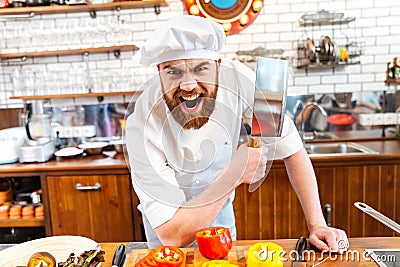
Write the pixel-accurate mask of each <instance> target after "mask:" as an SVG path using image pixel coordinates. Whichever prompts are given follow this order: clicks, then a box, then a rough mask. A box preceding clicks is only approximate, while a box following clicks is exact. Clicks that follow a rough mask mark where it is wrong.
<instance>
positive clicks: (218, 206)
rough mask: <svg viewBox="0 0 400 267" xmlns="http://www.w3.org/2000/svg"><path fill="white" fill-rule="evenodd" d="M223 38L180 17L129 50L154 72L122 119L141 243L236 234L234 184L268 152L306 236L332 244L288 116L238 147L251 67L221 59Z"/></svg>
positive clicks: (250, 176)
mask: <svg viewBox="0 0 400 267" xmlns="http://www.w3.org/2000/svg"><path fill="white" fill-rule="evenodd" d="M225 38H226V37H225V33H224V31H223V29H222V27H221V25H219V24H217V23H215V22H213V21H211V20H208V19H205V18H200V17H195V16H189V15H183V16H179V17H176V18H173V19H172V20H170V21H168V22H167V23H166V24H165V25H163V26H162V27H160V28H159V29H157V30H156V31H155V32H154V33H153V34H152V35H151V36H150V38H149V39H148V40H147V41H146V42H145V44H144V45H143V47H142V48H141V49H140V50H139V51H138V52H137V53H136V55H135V60H136V61H137V62H138V63H140V64H143V65H145V66H149V65H152V64H154V65H156V67H157V69H158V73H159V75H158V76H157V77H153V78H152V79H150V80H149V81H147V82H146V83H145V84H144V85H143V92H142V94H141V95H140V97H139V98H138V99H137V101H136V103H135V110H134V113H133V114H132V115H130V116H129V117H128V119H127V123H126V142H127V150H128V155H129V165H130V170H131V174H132V183H133V187H134V190H135V192H136V194H137V195H138V197H139V200H140V204H139V206H138V208H139V210H140V211H141V213H142V215H143V224H144V228H145V232H146V239H147V244H148V246H149V247H150V248H154V247H157V246H160V245H173V246H177V247H185V246H192V245H195V234H196V232H198V231H200V230H202V229H205V228H208V227H211V226H224V227H227V228H229V229H230V233H231V236H232V238H233V239H236V228H235V216H234V211H233V206H232V201H233V199H234V196H235V189H236V188H237V187H238V186H239V185H241V184H244V183H245V184H250V183H252V182H254V181H259V180H260V179H262V178H263V177H264V176H265V174H266V164H267V159H268V160H273V159H284V162H285V165H286V168H287V170H288V174H289V177H290V180H291V182H292V185H293V186H294V187H295V191H296V193H297V195H298V198H299V200H300V203H301V204H302V207H303V210H304V213H305V215H306V220H307V224H308V227H309V230H310V240H311V242H312V243H313V244H314V245H315V246H316V247H317V248H319V249H328V248H332V249H337V240H347V237H346V234H345V233H344V232H343V231H342V230H339V229H335V228H329V227H327V226H326V223H325V221H324V217H323V215H322V211H321V207H320V202H319V196H318V190H317V185H316V179H315V174H314V171H313V168H312V165H311V162H310V160H309V158H308V156H307V153H306V152H305V150H304V149H303V144H302V142H301V139H300V136H299V134H298V132H297V130H296V128H295V126H294V124H293V122H292V121H291V120H290V119H286V120H285V122H284V125H283V130H282V137H280V138H276V139H273V140H272V143H274V146H269V147H268V148H267V147H265V146H264V147H263V148H252V147H249V146H248V145H247V144H242V145H239V138H240V137H241V133H243V132H245V131H244V130H243V129H244V125H243V121H246V122H247V123H248V124H250V125H251V118H252V113H253V112H252V106H253V101H254V93H255V84H254V83H255V73H254V72H253V71H252V70H251V69H250V68H248V67H246V66H245V65H244V64H241V63H240V62H237V61H231V60H226V59H225V60H221V59H220V57H219V54H218V52H220V51H221V50H222V48H223V45H224V42H225ZM304 185H306V186H304Z"/></svg>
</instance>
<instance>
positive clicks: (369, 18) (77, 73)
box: [0, 0, 400, 108]
mask: <svg viewBox="0 0 400 267" xmlns="http://www.w3.org/2000/svg"><path fill="white" fill-rule="evenodd" d="M167 3H168V6H167V7H162V8H161V14H159V15H156V14H155V12H154V9H153V8H144V9H143V8H141V9H133V10H121V11H120V12H119V13H118V12H116V11H100V12H98V13H97V18H95V19H92V18H90V16H89V14H88V13H87V12H84V13H68V14H54V15H40V16H35V17H34V18H32V19H28V20H3V18H2V17H0V53H2V54H4V53H11V52H23V51H46V50H53V49H73V48H86V47H101V46H110V45H123V44H134V45H136V46H138V47H140V46H141V45H142V44H143V42H144V41H145V40H146V38H147V36H148V34H149V33H150V32H151V31H152V30H154V29H155V28H157V26H159V25H160V24H162V23H163V22H164V21H166V20H168V19H169V18H171V17H174V16H176V15H180V14H184V13H186V11H185V9H184V5H183V1H180V0H167ZM322 9H325V10H327V11H331V12H342V13H344V15H345V17H355V21H354V22H351V23H350V24H349V25H345V26H341V27H343V28H340V29H339V31H343V32H346V33H347V32H351V33H353V32H354V35H355V37H356V41H357V42H360V43H364V44H365V46H364V54H363V55H362V56H361V57H360V61H361V64H359V65H350V66H346V67H340V68H335V69H334V70H332V69H324V70H318V71H316V70H313V71H310V70H309V71H308V72H307V71H305V70H303V69H301V70H299V69H297V68H296V67H295V66H296V56H297V46H298V43H299V40H300V39H301V38H304V37H305V36H306V35H308V34H309V32H308V29H307V31H305V28H304V27H301V26H300V25H299V18H300V17H301V16H302V15H303V14H305V13H315V12H317V11H319V10H322ZM347 27H349V28H347ZM323 31H324V29H323V28H322V30H321V29H319V30H318V31H316V32H314V34H320V33H323ZM324 34H325V35H329V34H331V32H330V28H329V27H328V28H327V32H326V33H324ZM317 38H319V36H317ZM160 41H162V40H160ZM258 46H261V47H265V48H267V49H284V54H283V55H284V56H285V57H288V58H289V59H290V60H291V61H292V72H291V75H290V81H289V95H303V94H318V93H334V92H361V91H364V92H365V91H383V90H386V89H388V88H387V87H386V86H385V84H384V82H383V81H384V80H385V71H386V63H387V62H388V61H391V60H392V59H393V57H395V56H400V1H389V0H380V1H377V0H347V1H346V0H339V1H331V0H275V1H264V8H263V10H262V11H261V14H260V15H259V16H258V17H257V19H256V20H255V22H254V23H253V24H252V25H251V26H249V27H248V28H247V29H245V30H244V31H242V32H240V33H239V34H235V35H230V36H228V37H227V43H226V46H225V48H224V50H223V53H222V56H223V57H227V58H235V57H236V54H235V52H236V51H239V50H252V49H254V48H256V47H258ZM132 55H133V52H121V56H120V57H119V58H116V57H114V55H113V53H104V54H95V55H89V57H88V58H85V57H84V56H80V55H79V56H54V57H42V58H41V57H36V58H33V59H28V60H27V61H25V62H23V63H18V62H11V61H10V62H7V61H5V62H1V63H0V64H1V65H0V68H1V69H0V71H1V75H0V108H6V107H11V106H13V105H17V106H18V105H21V102H20V101H15V100H14V101H11V100H9V99H8V98H9V97H10V96H13V95H21V94H26V93H29V94H36V95H38V94H44V93H51V94H56V93H79V92H84V91H85V87H84V86H83V85H82V83H84V81H85V74H86V72H85V70H86V69H87V66H89V69H90V73H91V79H92V80H91V81H92V82H93V83H94V85H95V86H96V90H97V91H100V92H103V91H126V88H130V89H131V90H136V89H137V87H138V86H139V85H140V84H141V83H142V82H143V81H144V80H145V79H146V77H148V76H149V75H152V74H153V73H154V72H155V71H156V70H155V68H151V69H145V68H142V67H140V66H136V65H135V63H134V62H133V60H132ZM18 75H22V76H23V77H24V79H21V80H18V79H17V78H18ZM33 78H34V79H35V80H32V79H33ZM32 81H34V82H33V83H34V84H35V86H33V87H32V88H30V87H29V86H32ZM26 83H28V85H27V84H26ZM389 89H390V90H394V89H395V88H393V87H392V88H389Z"/></svg>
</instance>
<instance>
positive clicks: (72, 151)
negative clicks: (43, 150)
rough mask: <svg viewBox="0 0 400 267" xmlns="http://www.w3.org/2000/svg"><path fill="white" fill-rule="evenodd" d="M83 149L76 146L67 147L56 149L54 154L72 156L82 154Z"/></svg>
mask: <svg viewBox="0 0 400 267" xmlns="http://www.w3.org/2000/svg"><path fill="white" fill-rule="evenodd" d="M82 153H83V150H82V149H79V148H76V147H65V148H61V149H60V150H58V151H56V152H55V153H54V155H55V156H56V157H72V156H76V155H79V154H82Z"/></svg>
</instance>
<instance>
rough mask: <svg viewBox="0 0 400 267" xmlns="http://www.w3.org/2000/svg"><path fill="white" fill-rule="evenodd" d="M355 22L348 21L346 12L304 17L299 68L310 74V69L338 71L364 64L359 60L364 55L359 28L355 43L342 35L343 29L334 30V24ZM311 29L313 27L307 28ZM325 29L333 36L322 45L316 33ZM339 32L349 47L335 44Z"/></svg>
mask: <svg viewBox="0 0 400 267" xmlns="http://www.w3.org/2000/svg"><path fill="white" fill-rule="evenodd" d="M354 21H355V18H354V17H347V18H346V17H344V14H343V13H336V12H329V11H326V10H324V9H322V10H320V11H318V12H316V13H313V14H304V15H303V16H301V18H300V20H299V25H300V26H301V27H303V28H304V35H303V37H302V38H301V39H299V40H298V48H297V68H298V69H305V71H306V72H307V71H308V70H322V69H329V68H331V69H332V70H333V71H334V69H335V68H337V67H345V66H349V65H356V64H360V61H359V60H357V59H356V58H359V57H360V56H361V55H362V54H363V45H362V44H360V43H358V42H357V41H356V38H355V35H356V31H355V27H354V36H353V37H354V40H355V41H352V42H350V40H349V39H350V38H349V37H348V36H347V35H346V34H344V33H343V32H341V27H339V28H338V27H334V25H345V24H349V23H350V22H354ZM321 26H330V27H321ZM307 27H309V28H308V29H307ZM323 29H324V30H325V31H327V32H329V33H330V34H329V36H330V37H329V36H328V35H325V37H323V38H322V39H321V40H320V41H319V44H318V43H317V42H315V40H314V39H315V34H314V33H315V32H318V33H319V32H320V31H321V30H323ZM336 31H340V32H341V34H342V35H343V36H342V39H345V44H342V45H337V44H336V43H335V32H336ZM343 37H344V38H343ZM339 51H340V52H339ZM339 53H340V54H339ZM342 53H346V54H347V55H346V54H345V55H343V54H342Z"/></svg>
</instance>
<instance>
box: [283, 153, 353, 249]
mask: <svg viewBox="0 0 400 267" xmlns="http://www.w3.org/2000/svg"><path fill="white" fill-rule="evenodd" d="M284 162H285V166H286V170H287V173H288V175H289V179H290V183H291V184H292V187H293V189H294V190H295V192H296V194H297V197H298V199H299V201H300V204H301V206H302V208H303V212H304V215H305V217H306V221H307V226H308V230H309V231H310V242H311V243H313V244H314V245H315V246H316V247H317V248H318V249H320V250H328V249H331V250H334V251H336V250H338V241H339V240H343V241H346V242H347V236H346V233H345V232H344V231H342V230H340V229H336V228H332V227H327V225H326V222H325V219H324V216H323V214H322V209H321V204H320V199H319V194H318V185H317V180H316V177H315V173H314V169H313V166H312V164H311V161H310V158H309V157H308V155H307V152H306V151H305V150H304V149H301V150H299V151H298V152H297V153H295V154H293V155H291V156H289V157H288V158H286V159H284ZM341 249H342V248H341Z"/></svg>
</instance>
